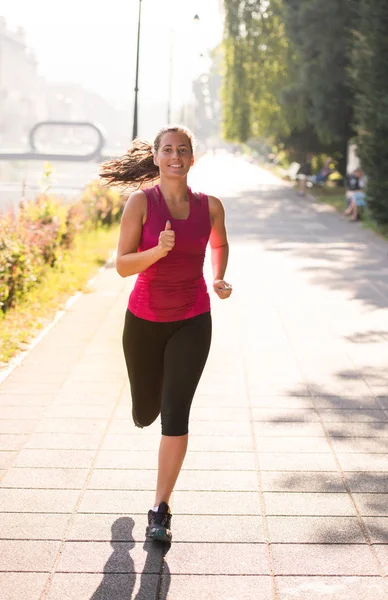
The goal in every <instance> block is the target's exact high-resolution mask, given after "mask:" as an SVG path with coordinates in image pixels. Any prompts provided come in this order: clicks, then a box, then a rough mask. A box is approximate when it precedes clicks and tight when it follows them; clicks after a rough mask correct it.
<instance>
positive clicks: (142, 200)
mask: <svg viewBox="0 0 388 600" xmlns="http://www.w3.org/2000/svg"><path fill="white" fill-rule="evenodd" d="M146 219H147V197H146V195H145V194H144V192H142V191H137V192H134V193H133V194H131V196H130V197H129V199H128V200H127V203H126V205H125V208H124V212H123V216H122V218H121V225H120V236H119V242H118V246H117V257H116V270H117V272H118V274H119V275H121V277H129V276H130V275H136V274H137V273H140V272H141V271H145V270H146V269H148V267H150V266H151V265H153V264H154V263H155V262H157V261H158V260H159V259H161V258H163V257H164V256H167V254H168V252H169V251H170V250H171V249H172V248H173V247H174V244H175V234H174V232H173V231H171V230H170V229H169V227H170V225H166V230H165V231H162V232H161V233H160V236H159V242H158V245H157V246H154V247H153V248H150V249H149V250H144V251H143V252H138V251H137V250H138V248H139V244H140V239H141V233H142V229H143V225H144V223H145V222H146Z"/></svg>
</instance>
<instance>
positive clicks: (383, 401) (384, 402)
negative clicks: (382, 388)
mask: <svg viewBox="0 0 388 600" xmlns="http://www.w3.org/2000/svg"><path fill="white" fill-rule="evenodd" d="M376 402H377V403H378V404H379V405H380V406H381V407H382V408H385V409H388V396H378V397H377V398H376Z"/></svg>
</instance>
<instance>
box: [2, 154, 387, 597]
mask: <svg viewBox="0 0 388 600" xmlns="http://www.w3.org/2000/svg"><path fill="white" fill-rule="evenodd" d="M209 173H210V174H211V177H212V180H213V182H214V181H215V180H217V178H219V179H218V181H219V188H220V190H221V191H219V192H218V193H219V194H220V195H222V197H223V198H224V200H225V204H226V207H227V214H228V221H229V230H230V238H231V244H232V252H231V262H230V269H229V272H228V275H229V279H230V281H231V282H232V283H233V284H234V288H235V291H234V296H233V298H232V299H231V300H230V301H228V302H221V301H217V299H216V298H214V299H213V312H214V343H213V347H212V352H211V356H210V359H209V362H208V365H207V368H206V371H205V374H204V377H203V379H202V381H201V384H200V387H199V389H198V393H197V396H196V400H195V404H194V406H193V409H192V424H191V434H192V435H191V442H190V450H189V453H188V456H187V459H186V462H185V464H184V468H183V471H182V473H181V476H180V478H179V481H178V485H177V488H176V491H175V493H174V497H173V501H172V508H173V513H174V518H173V535H174V541H173V544H172V545H171V548H170V549H163V547H162V546H158V545H152V544H148V543H146V544H144V529H145V521H146V517H145V513H146V511H147V510H148V508H149V506H150V505H151V503H152V500H153V489H154V484H155V475H156V470H155V469H156V456H157V446H158V439H159V435H158V434H159V424H155V425H154V426H152V427H150V428H149V429H148V430H145V431H140V430H138V429H135V428H134V426H133V425H132V423H131V420H130V401H129V392H128V384H127V381H126V376H125V370H124V363H123V358H122V354H121V347H120V337H121V329H122V321H123V315H124V310H125V305H126V300H127V295H128V292H129V290H130V288H131V285H132V282H131V281H123V280H122V279H120V278H119V277H118V276H117V275H116V273H115V270H114V269H113V268H108V269H106V270H105V271H104V272H103V273H101V274H100V276H99V277H98V278H97V280H96V282H95V284H94V286H93V290H92V292H91V293H89V294H86V295H84V296H82V297H81V298H80V299H79V300H78V301H77V302H75V303H74V305H73V306H72V307H71V309H70V310H69V311H68V312H67V314H65V316H64V317H63V318H62V319H61V320H60V321H59V322H58V323H57V324H56V325H55V327H54V328H53V329H51V331H50V332H49V333H48V334H47V335H46V336H45V337H44V339H43V340H42V341H41V342H40V344H39V345H38V346H36V347H35V349H34V350H33V351H32V352H31V353H30V354H29V355H28V357H27V358H26V359H25V360H24V362H23V363H22V365H21V366H20V367H19V368H17V369H15V370H14V371H13V372H12V374H11V375H10V376H9V377H8V378H7V379H6V380H5V381H4V382H3V384H2V386H1V388H0V417H1V418H0V444H1V446H0V448H1V453H0V460H1V464H0V467H1V468H2V469H3V471H2V481H1V484H0V486H1V487H0V504H1V515H0V518H1V527H0V532H1V538H2V539H1V541H0V571H1V572H0V590H1V594H0V595H1V598H2V599H3V600H65V599H66V600H131V599H135V598H136V599H137V600H194V599H195V600H253V599H254V598H258V599H260V600H293V599H298V600H321V599H325V600H327V599H330V600H349V599H351V600H365V599H366V598H373V600H383V598H385V599H386V598H387V597H388V582H387V579H386V578H384V576H386V575H387V574H388V501H387V492H388V477H387V471H388V458H387V454H386V452H387V435H388V433H387V431H388V428H387V422H388V258H387V251H388V244H387V243H386V242H384V241H382V240H380V239H379V238H378V237H376V236H374V235H373V234H370V233H368V232H366V231H363V230H362V229H361V227H360V226H359V224H350V223H348V222H346V221H345V220H344V219H343V218H342V217H341V216H339V215H338V214H336V213H334V212H333V211H331V210H330V209H328V208H325V207H321V206H316V205H314V204H312V203H311V202H310V201H309V200H307V199H300V198H298V197H297V196H296V195H295V193H294V192H293V191H292V190H289V189H287V188H285V187H279V185H276V181H275V180H274V179H273V178H271V177H270V176H268V175H266V174H265V173H264V172H261V171H260V170H259V169H257V168H255V167H253V166H251V165H248V164H246V163H243V162H242V161H241V160H239V159H232V158H228V157H219V158H216V159H210V158H206V159H204V161H202V163H201V164H200V166H199V167H198V169H197V173H196V177H197V178H198V179H200V180H201V181H203V182H205V181H206V178H207V177H208V174H209ZM225 173H230V174H232V173H238V175H239V180H233V181H232V179H230V181H228V182H227V183H224V189H222V188H221V177H223V178H224V179H223V181H225ZM231 176H232V175H230V177H231ZM239 181H244V186H245V188H247V189H245V190H244V191H241V190H240V191H239V186H240V188H241V185H240V183H239ZM201 187H204V185H202V186H201ZM211 191H216V190H215V189H214V190H211Z"/></svg>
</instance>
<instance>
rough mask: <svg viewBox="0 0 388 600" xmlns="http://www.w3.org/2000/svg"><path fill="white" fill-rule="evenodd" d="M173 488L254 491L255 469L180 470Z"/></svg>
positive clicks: (182, 489)
mask: <svg viewBox="0 0 388 600" xmlns="http://www.w3.org/2000/svg"><path fill="white" fill-rule="evenodd" d="M175 489H176V490H177V491H178V490H179V491H196V490H203V491H220V492H239V491H241V492H256V491H258V479H257V474H256V472H255V471H232V470H230V471H211V470H210V471H195V473H192V472H191V471H181V473H180V475H179V478H178V481H177V484H176V486H175Z"/></svg>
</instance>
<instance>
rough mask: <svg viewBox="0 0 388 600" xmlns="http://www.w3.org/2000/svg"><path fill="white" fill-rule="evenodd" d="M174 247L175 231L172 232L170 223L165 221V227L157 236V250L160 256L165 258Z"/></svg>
mask: <svg viewBox="0 0 388 600" xmlns="http://www.w3.org/2000/svg"><path fill="white" fill-rule="evenodd" d="M174 246H175V231H172V229H171V223H170V221H166V227H165V229H164V231H161V232H160V234H159V242H158V248H159V250H160V252H161V255H162V256H167V254H168V253H169V252H170V250H172V249H173V248H174Z"/></svg>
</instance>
